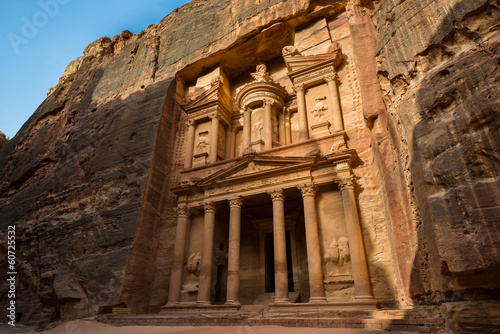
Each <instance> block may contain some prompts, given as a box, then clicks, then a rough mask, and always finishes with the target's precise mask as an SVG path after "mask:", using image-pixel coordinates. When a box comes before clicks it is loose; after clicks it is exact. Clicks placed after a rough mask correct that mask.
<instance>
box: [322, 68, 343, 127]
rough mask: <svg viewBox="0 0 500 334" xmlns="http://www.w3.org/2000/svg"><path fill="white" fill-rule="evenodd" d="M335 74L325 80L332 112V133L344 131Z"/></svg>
mask: <svg viewBox="0 0 500 334" xmlns="http://www.w3.org/2000/svg"><path fill="white" fill-rule="evenodd" d="M339 80H340V79H339V77H338V75H337V73H335V74H333V75H330V76H328V77H326V78H325V81H326V83H327V85H328V93H329V95H330V101H331V108H332V110H333V131H344V122H343V121H342V109H341V104H340V96H339V90H338V87H337V82H338V81H339Z"/></svg>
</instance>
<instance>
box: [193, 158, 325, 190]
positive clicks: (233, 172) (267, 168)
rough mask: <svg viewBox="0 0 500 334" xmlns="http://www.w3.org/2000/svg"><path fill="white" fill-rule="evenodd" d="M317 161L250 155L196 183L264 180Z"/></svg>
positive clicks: (307, 166)
mask: <svg viewBox="0 0 500 334" xmlns="http://www.w3.org/2000/svg"><path fill="white" fill-rule="evenodd" d="M316 160H317V156H310V157H279V156H258V155H252V156H247V157H243V158H241V159H240V160H239V161H238V162H237V163H236V164H234V165H233V166H231V167H229V168H227V169H224V170H221V171H219V172H217V173H215V174H213V175H211V176H209V177H207V178H205V179H203V180H201V181H199V182H198V183H197V185H198V186H199V187H205V186H209V185H218V184H227V183H231V182H241V181H243V180H247V179H253V178H265V177H269V176H271V175H275V174H283V173H288V172H290V171H293V170H295V169H297V170H300V169H307V168H310V166H311V165H312V164H314V163H315V161H316Z"/></svg>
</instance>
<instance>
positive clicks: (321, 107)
mask: <svg viewBox="0 0 500 334" xmlns="http://www.w3.org/2000/svg"><path fill="white" fill-rule="evenodd" d="M314 101H315V102H316V104H315V105H314V109H313V110H311V114H312V115H313V116H314V117H315V118H316V119H320V118H321V117H323V115H324V114H325V113H324V111H325V110H327V109H328V106H327V105H325V101H326V96H323V97H318V98H316V99H315V100H314Z"/></svg>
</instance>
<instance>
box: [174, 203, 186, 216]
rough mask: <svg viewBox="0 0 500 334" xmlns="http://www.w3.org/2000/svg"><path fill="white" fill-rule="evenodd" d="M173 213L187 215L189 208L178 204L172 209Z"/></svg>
mask: <svg viewBox="0 0 500 334" xmlns="http://www.w3.org/2000/svg"><path fill="white" fill-rule="evenodd" d="M174 212H175V215H176V216H177V217H188V216H189V208H188V207H187V206H185V205H184V206H179V207H177V208H175V209H174Z"/></svg>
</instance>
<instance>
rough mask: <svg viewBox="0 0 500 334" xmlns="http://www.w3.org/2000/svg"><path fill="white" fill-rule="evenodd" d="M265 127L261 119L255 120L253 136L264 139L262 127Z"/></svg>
mask: <svg viewBox="0 0 500 334" xmlns="http://www.w3.org/2000/svg"><path fill="white" fill-rule="evenodd" d="M263 128H264V125H263V124H262V122H261V121H257V122H255V124H254V126H253V129H252V137H254V138H257V140H260V139H262V129H263Z"/></svg>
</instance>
